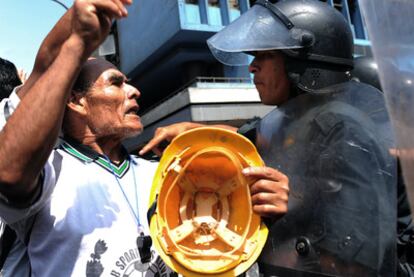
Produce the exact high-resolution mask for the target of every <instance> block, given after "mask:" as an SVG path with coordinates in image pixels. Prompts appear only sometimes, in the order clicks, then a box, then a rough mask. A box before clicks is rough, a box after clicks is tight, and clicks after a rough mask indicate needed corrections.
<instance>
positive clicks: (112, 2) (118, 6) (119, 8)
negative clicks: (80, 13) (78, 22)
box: [94, 0, 128, 18]
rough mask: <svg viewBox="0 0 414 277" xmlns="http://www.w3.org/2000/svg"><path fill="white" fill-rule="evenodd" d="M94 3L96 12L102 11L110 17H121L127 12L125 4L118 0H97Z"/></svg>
mask: <svg viewBox="0 0 414 277" xmlns="http://www.w3.org/2000/svg"><path fill="white" fill-rule="evenodd" d="M94 5H95V7H96V9H97V11H98V12H104V13H105V14H107V15H108V16H110V17H112V18H121V17H125V16H127V14H128V12H127V10H126V8H125V6H124V5H123V4H122V3H121V2H120V1H119V0H104V1H102V0H99V1H98V0H97V1H95V3H94Z"/></svg>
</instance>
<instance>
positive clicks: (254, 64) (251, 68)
mask: <svg viewBox="0 0 414 277" xmlns="http://www.w3.org/2000/svg"><path fill="white" fill-rule="evenodd" d="M257 71H259V66H258V63H257V60H256V58H254V59H253V61H252V63H251V64H250V65H249V72H250V73H252V74H255V73H256V72H257Z"/></svg>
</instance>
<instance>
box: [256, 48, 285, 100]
mask: <svg viewBox="0 0 414 277" xmlns="http://www.w3.org/2000/svg"><path fill="white" fill-rule="evenodd" d="M254 54H255V58H254V60H253V62H252V63H251V64H250V66H249V71H250V73H253V74H254V84H255V85H256V88H257V90H258V91H259V95H260V99H261V101H262V103H263V104H266V105H281V104H282V103H284V102H285V101H286V100H287V99H288V98H289V89H290V83H289V80H288V78H287V75H286V71H285V61H284V58H283V55H282V54H281V53H280V52H278V51H260V52H255V53H254Z"/></svg>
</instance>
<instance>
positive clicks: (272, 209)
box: [253, 204, 288, 218]
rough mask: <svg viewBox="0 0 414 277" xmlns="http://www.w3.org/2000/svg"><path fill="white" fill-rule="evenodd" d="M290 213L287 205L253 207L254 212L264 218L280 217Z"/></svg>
mask: <svg viewBox="0 0 414 277" xmlns="http://www.w3.org/2000/svg"><path fill="white" fill-rule="evenodd" d="M287 211H288V209H287V205H284V204H280V205H270V204H262V205H253V212H255V213H256V214H258V215H260V216H262V217H272V218H274V217H278V215H279V216H282V215H284V214H286V213H287Z"/></svg>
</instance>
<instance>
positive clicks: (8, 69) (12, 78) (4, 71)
mask: <svg viewBox="0 0 414 277" xmlns="http://www.w3.org/2000/svg"><path fill="white" fill-rule="evenodd" d="M21 84H22V81H21V80H20V77H19V74H18V72H17V69H16V66H15V65H14V64H13V63H12V62H10V61H8V60H5V59H2V58H0V100H2V99H3V98H6V97H9V95H10V93H12V91H13V89H14V88H15V87H16V86H19V85H21Z"/></svg>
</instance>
